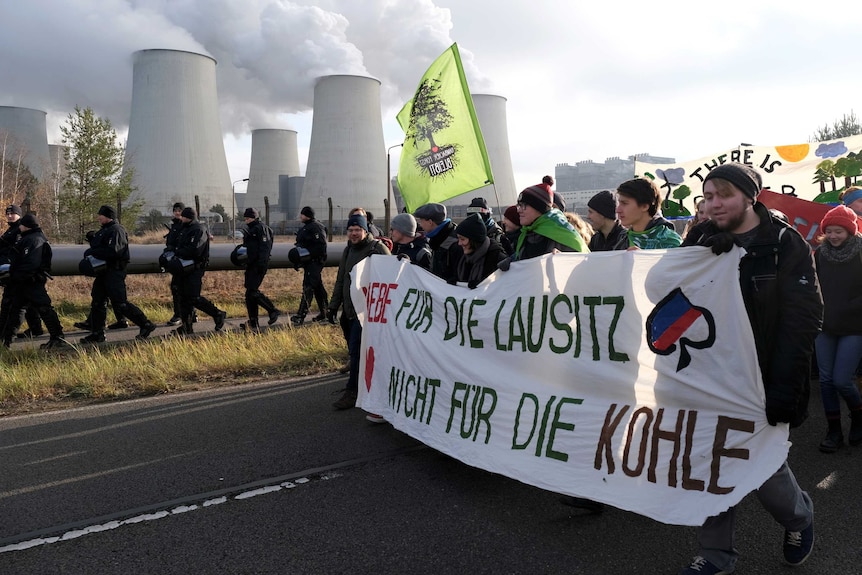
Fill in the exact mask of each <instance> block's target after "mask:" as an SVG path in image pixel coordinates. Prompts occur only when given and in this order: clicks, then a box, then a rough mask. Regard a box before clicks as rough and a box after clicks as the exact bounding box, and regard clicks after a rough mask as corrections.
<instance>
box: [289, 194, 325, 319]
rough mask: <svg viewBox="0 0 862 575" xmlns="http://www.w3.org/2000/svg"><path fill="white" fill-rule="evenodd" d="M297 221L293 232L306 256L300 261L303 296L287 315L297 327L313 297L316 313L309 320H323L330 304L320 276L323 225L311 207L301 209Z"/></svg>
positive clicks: (306, 312) (298, 246) (322, 253)
mask: <svg viewBox="0 0 862 575" xmlns="http://www.w3.org/2000/svg"><path fill="white" fill-rule="evenodd" d="M299 221H300V222H302V227H301V228H299V231H297V232H296V247H297V248H301V249H305V250H308V259H307V261H305V262H303V263H302V264H301V266H302V270H303V271H302V297H300V298H299V310H298V311H297V312H296V314H294V315H292V316H291V317H290V321H291V322H293V325H296V326H299V325H302V324H303V322H305V316H306V315H308V310H309V308H310V307H311V301H312V299H314V300H315V301H316V302H317V308H318V311H319V313H318V314H317V315H316V316H315V317H313V318H312V320H311V321H324V320H325V319H326V309H327V307H329V296H328V295H327V293H326V287H325V286H324V285H323V279H322V278H321V273H322V272H323V266H325V265H326V245H327V239H326V227H324V225H323V224H321V223H320V222H319V221H317V220H316V219H314V210H313V209H311V206H305V207H304V208H302V210H301V211H300V212H299ZM296 269H299V267H297V268H296Z"/></svg>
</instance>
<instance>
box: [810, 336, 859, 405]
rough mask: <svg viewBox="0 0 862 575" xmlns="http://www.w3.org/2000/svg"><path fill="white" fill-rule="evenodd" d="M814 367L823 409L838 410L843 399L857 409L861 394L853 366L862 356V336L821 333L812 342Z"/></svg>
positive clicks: (857, 363)
mask: <svg viewBox="0 0 862 575" xmlns="http://www.w3.org/2000/svg"><path fill="white" fill-rule="evenodd" d="M814 347H815V349H816V350H817V368H818V369H819V370H820V396H821V397H822V398H823V410H824V411H825V412H826V413H827V414H829V413H836V412H837V413H840V412H841V402H840V400H839V399H838V397H839V396H841V397H842V398H844V401H845V402H846V403H847V407H849V408H850V409H854V408H858V407H859V406H860V405H862V396H860V394H859V388H858V387H856V367H857V366H858V365H859V360H860V359H862V335H833V334H830V333H826V332H821V333H820V334H819V335H818V336H817V339H816V340H815V341H814Z"/></svg>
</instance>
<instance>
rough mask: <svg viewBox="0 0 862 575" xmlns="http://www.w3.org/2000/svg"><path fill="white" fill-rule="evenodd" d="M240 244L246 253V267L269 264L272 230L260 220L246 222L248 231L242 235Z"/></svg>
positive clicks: (259, 266) (261, 266)
mask: <svg viewBox="0 0 862 575" xmlns="http://www.w3.org/2000/svg"><path fill="white" fill-rule="evenodd" d="M242 245H244V246H245V247H246V250H247V251H246V254H247V255H248V269H253V268H265V267H267V266H269V257H270V255H271V254H272V230H271V229H270V228H269V226H265V225H264V224H263V222H261V221H260V220H254V221H253V222H251V223H250V224H248V231H247V232H246V233H244V234H243V235H242Z"/></svg>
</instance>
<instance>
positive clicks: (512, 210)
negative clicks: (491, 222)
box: [503, 206, 521, 225]
mask: <svg viewBox="0 0 862 575" xmlns="http://www.w3.org/2000/svg"><path fill="white" fill-rule="evenodd" d="M503 217H504V218H506V219H507V220H509V221H510V222H512V223H513V224H517V225H521V218H519V217H518V206H509V207H508V208H506V211H505V212H503Z"/></svg>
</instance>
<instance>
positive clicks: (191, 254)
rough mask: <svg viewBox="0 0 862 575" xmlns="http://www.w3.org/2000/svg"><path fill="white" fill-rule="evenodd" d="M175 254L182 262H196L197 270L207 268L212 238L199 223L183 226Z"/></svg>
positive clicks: (189, 223)
mask: <svg viewBox="0 0 862 575" xmlns="http://www.w3.org/2000/svg"><path fill="white" fill-rule="evenodd" d="M175 253H176V257H178V258H180V259H181V260H194V262H195V268H198V269H200V268H205V267H206V265H207V264H208V263H209V261H210V236H209V234H208V233H207V231H206V230H205V229H204V227H203V226H202V225H201V223H200V222H199V221H197V220H192V221H190V222H186V223H184V224H183V225H182V227H181V228H180V233H179V236H178V237H177V246H176V252H175Z"/></svg>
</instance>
